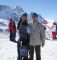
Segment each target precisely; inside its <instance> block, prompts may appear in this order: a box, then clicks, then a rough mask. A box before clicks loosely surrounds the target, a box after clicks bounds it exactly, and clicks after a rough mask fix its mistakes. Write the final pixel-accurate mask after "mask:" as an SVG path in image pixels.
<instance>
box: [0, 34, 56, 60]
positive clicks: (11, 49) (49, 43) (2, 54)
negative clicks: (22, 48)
mask: <svg viewBox="0 0 57 60" xmlns="http://www.w3.org/2000/svg"><path fill="white" fill-rule="evenodd" d="M16 39H18V37H17V38H16ZM17 56H18V54H17V44H16V43H13V42H10V41H9V33H0V60H17ZM34 56H35V55H34ZM41 58H42V60H57V41H56V40H46V42H45V46H44V47H41ZM34 59H35V58H34Z"/></svg>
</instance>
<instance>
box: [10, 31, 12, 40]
mask: <svg viewBox="0 0 57 60" xmlns="http://www.w3.org/2000/svg"><path fill="white" fill-rule="evenodd" d="M10 41H12V32H11V31H10Z"/></svg>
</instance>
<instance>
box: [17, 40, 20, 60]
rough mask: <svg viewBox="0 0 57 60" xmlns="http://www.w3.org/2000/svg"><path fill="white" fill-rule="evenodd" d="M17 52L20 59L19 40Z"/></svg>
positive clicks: (18, 59)
mask: <svg viewBox="0 0 57 60" xmlns="http://www.w3.org/2000/svg"><path fill="white" fill-rule="evenodd" d="M17 53H18V57H17V60H20V42H19V41H18V43H17Z"/></svg>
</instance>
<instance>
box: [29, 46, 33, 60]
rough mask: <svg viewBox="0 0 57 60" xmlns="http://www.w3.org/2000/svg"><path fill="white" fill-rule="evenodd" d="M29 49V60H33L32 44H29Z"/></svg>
mask: <svg viewBox="0 0 57 60" xmlns="http://www.w3.org/2000/svg"><path fill="white" fill-rule="evenodd" d="M29 49H30V51H29V55H30V58H29V60H33V55H34V46H30V47H29Z"/></svg>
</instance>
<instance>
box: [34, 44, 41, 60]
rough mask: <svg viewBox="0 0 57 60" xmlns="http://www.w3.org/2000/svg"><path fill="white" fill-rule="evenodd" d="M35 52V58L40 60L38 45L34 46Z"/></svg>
mask: <svg viewBox="0 0 57 60" xmlns="http://www.w3.org/2000/svg"><path fill="white" fill-rule="evenodd" d="M35 52H36V60H41V49H40V45H38V46H35Z"/></svg>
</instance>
